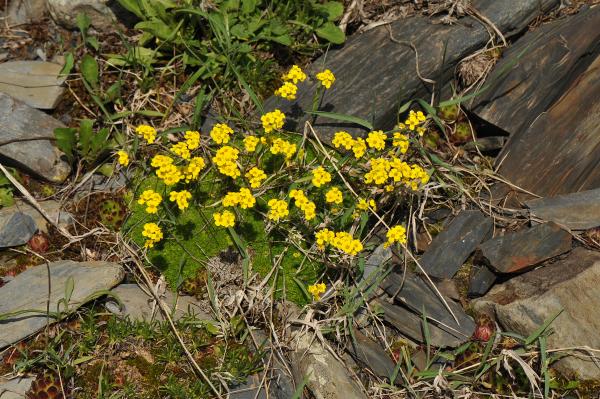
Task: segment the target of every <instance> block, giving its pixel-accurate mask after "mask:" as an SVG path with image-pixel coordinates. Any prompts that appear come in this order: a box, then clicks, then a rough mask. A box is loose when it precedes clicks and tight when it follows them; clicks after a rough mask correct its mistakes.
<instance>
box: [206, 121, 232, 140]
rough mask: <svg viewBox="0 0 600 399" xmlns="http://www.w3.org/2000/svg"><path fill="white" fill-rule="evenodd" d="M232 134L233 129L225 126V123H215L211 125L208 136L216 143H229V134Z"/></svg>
mask: <svg viewBox="0 0 600 399" xmlns="http://www.w3.org/2000/svg"><path fill="white" fill-rule="evenodd" d="M232 134H233V129H232V128H230V127H229V126H227V125H226V124H225V123H217V124H216V125H215V126H213V128H212V130H211V131H210V137H211V138H212V139H213V140H214V141H215V143H217V144H227V143H229V139H230V137H229V136H231V135H232Z"/></svg>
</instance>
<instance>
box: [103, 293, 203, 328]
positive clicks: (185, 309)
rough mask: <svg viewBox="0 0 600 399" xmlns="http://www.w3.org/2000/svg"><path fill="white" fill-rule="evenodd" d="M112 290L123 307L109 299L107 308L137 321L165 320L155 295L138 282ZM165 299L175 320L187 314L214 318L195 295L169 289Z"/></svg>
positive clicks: (199, 317) (201, 318)
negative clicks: (177, 292) (205, 310)
mask: <svg viewBox="0 0 600 399" xmlns="http://www.w3.org/2000/svg"><path fill="white" fill-rule="evenodd" d="M111 292H112V293H113V294H114V295H116V296H117V298H119V300H120V301H121V302H122V305H123V307H121V308H120V307H119V304H118V303H117V302H114V301H112V300H109V301H108V302H107V303H106V308H107V309H108V310H109V311H110V312H112V313H114V314H116V315H119V316H122V317H129V319H130V320H135V321H150V320H160V321H163V320H164V316H163V314H162V312H161V311H160V308H159V307H158V305H156V306H153V303H154V299H153V297H152V296H150V295H148V294H147V293H146V292H144V291H143V290H142V289H141V288H140V287H139V286H138V285H137V284H121V285H119V286H117V287H115V288H113V289H112V290H111ZM163 300H164V301H165V303H166V304H167V305H168V306H169V308H170V309H171V310H172V312H171V317H172V318H173V319H174V320H179V319H181V318H182V317H183V316H186V315H191V316H194V317H195V318H196V319H200V320H212V317H210V315H208V314H206V313H205V312H203V311H202V310H200V308H199V305H198V302H197V301H196V300H195V298H193V297H190V296H177V295H175V294H174V293H173V292H171V291H167V292H165V297H164V298H163ZM153 311H154V313H153Z"/></svg>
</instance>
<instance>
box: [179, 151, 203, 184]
mask: <svg viewBox="0 0 600 399" xmlns="http://www.w3.org/2000/svg"><path fill="white" fill-rule="evenodd" d="M205 166H206V162H204V158H200V157H194V158H192V159H190V162H189V163H188V164H187V166H184V167H183V169H182V172H183V175H184V178H185V182H186V183H189V182H191V181H192V180H196V179H197V178H198V175H200V172H201V171H202V169H204V167H205Z"/></svg>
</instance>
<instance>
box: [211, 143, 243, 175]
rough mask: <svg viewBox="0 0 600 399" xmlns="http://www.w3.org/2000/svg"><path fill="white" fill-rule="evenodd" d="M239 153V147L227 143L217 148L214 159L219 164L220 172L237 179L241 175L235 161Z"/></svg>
mask: <svg viewBox="0 0 600 399" xmlns="http://www.w3.org/2000/svg"><path fill="white" fill-rule="evenodd" d="M239 153H240V152H239V150H238V149H236V148H233V147H230V146H227V145H226V146H223V147H221V148H219V149H218V150H217V153H216V154H215V156H214V157H213V159H212V160H213V162H214V163H215V164H216V165H217V167H218V169H219V172H220V173H222V174H224V175H225V176H229V177H232V178H234V179H235V178H237V177H239V176H240V175H241V172H240V170H239V169H238V167H237V164H236V162H235V161H237V159H238V155H239Z"/></svg>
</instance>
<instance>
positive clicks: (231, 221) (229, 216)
mask: <svg viewBox="0 0 600 399" xmlns="http://www.w3.org/2000/svg"><path fill="white" fill-rule="evenodd" d="M213 218H214V220H215V226H218V227H233V226H235V215H234V214H233V212H231V211H223V212H215V213H213Z"/></svg>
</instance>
